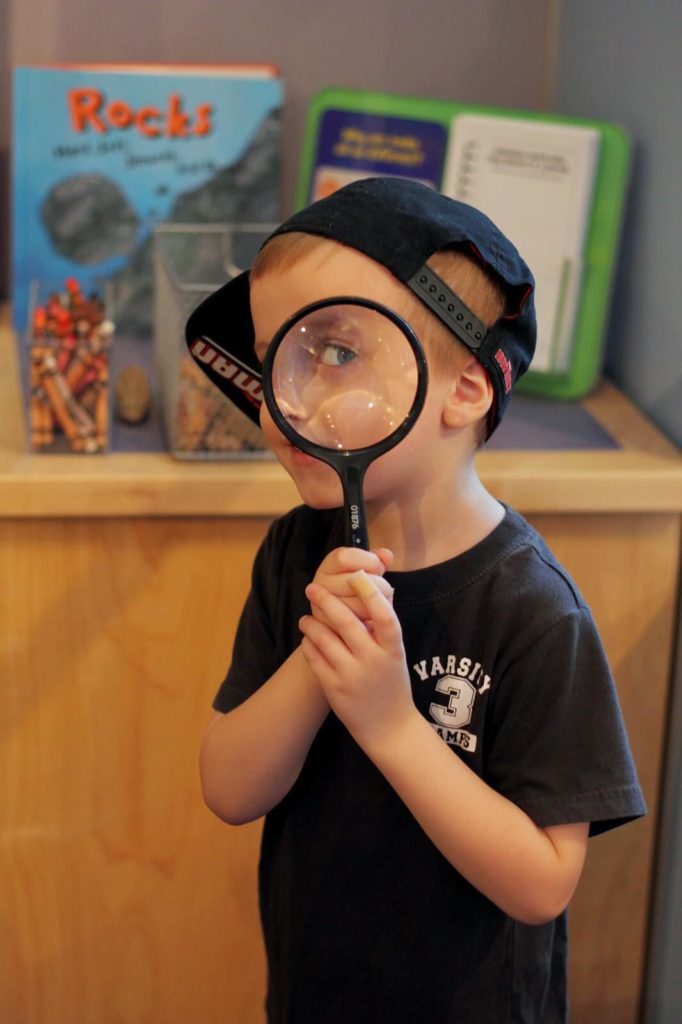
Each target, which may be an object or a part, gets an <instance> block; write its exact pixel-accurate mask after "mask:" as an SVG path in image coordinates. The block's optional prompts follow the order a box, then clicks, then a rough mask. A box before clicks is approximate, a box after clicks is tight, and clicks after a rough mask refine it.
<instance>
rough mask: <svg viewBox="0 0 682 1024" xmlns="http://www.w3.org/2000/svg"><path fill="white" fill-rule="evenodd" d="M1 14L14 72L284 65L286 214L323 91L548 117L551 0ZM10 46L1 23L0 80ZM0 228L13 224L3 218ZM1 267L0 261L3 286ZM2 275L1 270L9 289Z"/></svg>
mask: <svg viewBox="0 0 682 1024" xmlns="http://www.w3.org/2000/svg"><path fill="white" fill-rule="evenodd" d="M3 3H7V4H9V18H8V20H9V26H8V27H9V31H8V36H9V39H8V41H7V44H6V50H7V53H6V55H5V57H4V62H5V68H6V66H7V62H9V63H19V64H21V63H24V64H26V63H39V62H46V61H147V62H163V61H177V62H184V63H211V62H212V63H223V62H229V61H256V62H262V61H267V62H271V63H275V64H277V65H279V67H280V68H281V71H282V74H283V76H284V79H285V83H286V103H285V120H284V129H285V167H284V183H283V213H285V214H286V213H287V212H289V210H290V208H291V203H292V199H293V191H294V181H295V175H296V171H297V162H298V152H299V149H300V143H301V135H302V128H303V116H304V112H305V109H306V106H307V104H308V103H309V101H310V98H311V97H312V95H313V93H315V92H316V91H317V90H318V89H321V88H323V87H325V86H329V85H337V86H345V87H349V88H368V89H380V90H384V91H387V92H398V93H407V94H413V95H417V96H428V97H434V98H439V99H458V100H466V101H472V102H478V103H499V104H503V103H506V104H509V105H511V106H519V107H527V108H531V109H537V108H540V107H542V105H543V103H544V102H545V100H546V96H547V92H548V90H547V86H546V75H545V53H546V46H545V34H546V31H547V22H548V17H547V10H548V5H549V0H523V3H521V2H520V0H517V2H514V3H511V4H510V3H509V0H477V2H476V3H472V2H471V0H421V3H419V4H416V3H414V2H408V0H370V2H367V0H343V2H341V3H339V2H331V0H326V2H325V0H231V2H229V0H228V2H227V3H223V4H221V3H217V2H215V0H189V2H188V0H145V2H144V3H136V2H135V0H118V2H117V3H111V4H106V5H105V4H101V3H86V2H85V0H0V4H3ZM4 38H5V33H3V32H2V22H1V21H0V72H2V73H3V74H4V69H3V67H2V64H3V53H2V46H3V42H2V40H3V39H4ZM1 96H2V106H3V111H2V112H0V154H1V153H2V150H3V146H4V148H5V149H6V146H7V139H8V130H7V121H6V117H7V114H6V110H7V107H8V102H9V99H8V95H7V91H6V90H5V89H4V88H3V90H2V93H1ZM3 124H4V125H5V127H4V129H3ZM0 187H1V186H0ZM1 201H2V200H1V197H0V202H1ZM2 220H3V223H7V219H6V216H3V217H2ZM2 235H3V237H4V236H5V235H6V232H5V231H3V232H2ZM1 262H2V256H1V255H0V279H1V277H2V269H3V268H2V265H1ZM6 273H7V270H6V263H5V278H6Z"/></svg>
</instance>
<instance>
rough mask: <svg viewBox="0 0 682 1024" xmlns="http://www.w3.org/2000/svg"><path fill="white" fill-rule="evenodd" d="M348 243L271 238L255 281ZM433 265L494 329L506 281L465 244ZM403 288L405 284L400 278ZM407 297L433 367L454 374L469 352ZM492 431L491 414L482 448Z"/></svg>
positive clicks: (480, 431)
mask: <svg viewBox="0 0 682 1024" xmlns="http://www.w3.org/2000/svg"><path fill="white" fill-rule="evenodd" d="M324 244H326V245H327V246H329V245H342V244H343V243H341V242H331V241H329V240H327V239H324V238H321V237H320V236H319V235H307V234H304V233H303V232H298V231H296V232H290V233H289V234H285V235H276V236H275V237H274V238H272V239H270V240H269V241H268V242H267V243H266V244H265V245H264V246H263V248H262V249H261V250H260V252H259V253H258V255H257V256H256V258H255V260H254V263H253V267H252V268H251V275H250V276H251V279H252V280H257V279H258V278H259V277H263V276H264V275H266V274H268V273H276V272H278V271H280V270H288V269H289V268H290V267H292V266H293V265H294V264H296V263H297V262H298V261H299V260H301V259H303V258H304V257H306V256H308V255H309V254H310V253H312V252H314V251H315V250H316V249H318V248H320V246H321V245H324ZM428 265H429V266H430V267H431V268H432V269H433V270H435V272H436V273H437V274H438V276H439V277H440V278H441V279H442V280H443V281H445V283H446V284H447V285H449V287H450V288H451V289H452V290H453V291H454V292H456V293H457V295H459V297H460V298H461V299H462V300H463V302H465V303H466V305H467V306H468V307H469V309H470V310H471V311H472V313H475V314H476V316H477V317H478V318H479V319H480V320H482V321H483V323H484V324H485V326H486V327H491V326H492V324H494V323H495V321H496V320H498V319H499V318H500V317H501V316H504V314H505V311H506V305H507V300H506V296H505V293H504V290H503V288H502V285H501V283H500V282H499V281H498V280H497V279H496V278H495V277H494V275H493V274H492V273H491V272H490V271H489V270H488V269H487V268H486V267H484V266H483V265H482V264H481V263H480V261H479V260H477V259H476V257H475V256H474V254H473V253H468V252H466V251H465V250H464V249H462V248H461V247H455V246H449V247H447V248H445V249H441V250H440V251H439V252H436V253H434V254H433V255H432V256H431V257H430V258H429V260H428ZM396 284H397V285H399V286H400V282H399V281H396ZM401 291H402V293H403V301H402V303H401V307H402V308H400V309H397V310H396V312H397V313H400V314H401V315H402V316H404V317H405V319H406V320H407V321H408V323H409V324H410V326H411V327H412V329H413V330H414V332H415V334H416V335H417V337H418V338H419V340H420V341H421V342H422V344H423V346H424V349H425V350H426V353H427V356H428V361H429V366H430V368H431V369H432V370H434V371H435V372H436V373H442V374H446V373H451V372H452V371H453V370H457V369H458V368H459V367H461V366H462V365H463V363H464V361H465V360H466V359H468V358H469V357H470V353H469V350H468V349H467V348H466V346H465V345H463V344H462V342H461V341H459V340H458V339H457V338H456V337H455V335H454V334H453V333H452V332H451V331H449V330H448V329H447V327H446V326H445V325H444V324H443V323H441V321H440V320H439V319H438V318H437V317H436V316H434V314H433V313H432V312H431V311H430V310H429V308H428V307H427V306H425V305H424V304H423V303H422V302H420V301H419V300H418V299H417V298H416V297H415V296H413V295H412V293H411V292H410V291H409V290H408V289H407V288H405V287H404V286H401ZM487 433H488V426H487V417H482V419H481V421H480V423H478V424H477V425H476V431H475V441H476V445H477V446H480V445H482V444H483V442H484V441H485V439H486V436H487Z"/></svg>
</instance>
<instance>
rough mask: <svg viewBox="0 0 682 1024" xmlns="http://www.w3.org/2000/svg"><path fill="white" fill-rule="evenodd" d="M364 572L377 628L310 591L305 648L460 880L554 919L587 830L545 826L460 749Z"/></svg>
mask: <svg viewBox="0 0 682 1024" xmlns="http://www.w3.org/2000/svg"><path fill="white" fill-rule="evenodd" d="M362 576H363V574H360V577H361V579H360V583H361V589H362V588H364V591H363V594H362V596H363V598H364V599H365V601H366V602H367V606H368V608H369V609H371V613H372V623H373V629H372V631H371V632H370V631H368V630H367V628H366V627H365V626H364V625H363V623H362V622H360V621H359V620H358V619H357V618H356V617H354V616H353V615H352V614H351V613H350V612H349V610H348V609H347V608H344V607H343V606H342V605H341V604H340V602H338V601H336V600H335V598H334V597H333V595H331V594H329V593H328V592H327V591H326V590H324V589H323V588H320V587H315V586H313V587H309V588H308V591H307V594H308V597H309V598H310V600H311V603H312V604H313V606H317V607H319V608H320V610H321V611H322V612H323V613H324V616H325V618H326V620H327V621H328V622H329V623H330V626H331V628H330V627H329V626H327V625H326V624H325V623H324V622H320V621H318V620H316V619H313V618H312V617H311V616H307V617H305V618H304V619H303V620H302V622H301V628H302V631H303V633H304V640H303V644H302V648H301V649H302V651H303V653H304V655H305V657H306V659H307V660H308V663H309V664H310V666H311V668H312V669H313V671H314V672H315V674H316V676H317V678H318V679H319V680H320V683H321V685H322V687H323V689H324V691H325V693H326V695H327V698H328V700H329V703H330V705H331V706H332V708H333V709H334V711H335V712H336V714H337V715H338V716H339V718H341V719H342V721H344V723H345V724H346V726H347V728H348V729H349V731H350V732H351V733H352V735H353V736H354V738H355V739H356V741H357V742H358V744H359V745H360V746H361V747H362V748H363V749H364V751H365V753H366V754H367V755H368V756H369V757H370V758H371V760H372V761H373V762H374V763H375V764H376V766H377V767H378V768H379V770H380V771H381V772H382V773H383V774H384V776H385V777H386V779H387V780H388V782H390V784H391V785H392V786H393V788H394V789H395V791H396V792H397V793H398V795H399V796H400V797H401V799H402V800H403V802H404V803H405V805H406V806H407V807H408V809H409V810H410V812H411V813H412V814H413V815H414V817H415V818H416V820H417V821H418V822H419V824H420V825H421V827H422V828H423V829H424V831H425V832H426V834H427V835H428V836H429V838H430V839H431V840H432V842H433V843H434V844H435V845H436V846H437V847H438V849H439V850H440V851H441V853H442V854H443V855H444V856H445V857H446V858H447V859H448V860H449V861H450V863H451V864H452V865H453V867H455V868H456V869H457V870H458V871H459V872H460V874H462V875H463V876H464V877H465V878H466V879H467V880H468V881H469V882H471V884H472V885H474V886H475V887H476V888H477V889H479V891H481V892H482V893H483V894H484V895H485V896H487V897H488V898H489V899H490V900H491V901H492V902H493V903H495V904H496V905H497V906H498V907H500V908H501V909H502V910H503V911H504V912H505V913H507V914H509V915H510V916H511V917H513V918H515V919H517V920H519V921H522V922H524V923H526V924H541V923H543V922H546V921H549V920H552V919H553V918H555V917H556V916H557V915H558V914H559V913H561V911H562V910H563V909H564V907H565V906H566V905H567V903H568V901H569V900H570V898H571V895H572V893H573V891H574V889H575V886H576V884H577V882H578V879H579V877H580V872H581V869H582V865H583V861H584V856H585V849H586V845H587V832H588V826H587V825H586V824H582V823H581V824H576V825H562V826H555V827H551V828H540V827H539V826H537V825H536V824H535V823H534V822H533V821H532V820H531V818H529V817H528V815H527V814H526V813H525V812H524V811H522V810H521V809H520V808H519V807H518V806H517V805H516V804H514V803H512V801H510V800H508V799H507V798H506V797H504V796H502V795H501V794H499V793H497V792H496V791H495V790H494V789H492V788H491V787H490V786H488V785H487V784H486V783H485V782H483V780H482V779H480V778H479V777H478V776H477V775H476V774H475V772H473V771H472V770H471V769H470V768H469V767H468V766H467V765H466V764H465V763H464V762H463V761H462V760H461V759H460V758H458V757H457V756H456V755H454V754H453V753H452V751H451V750H450V749H449V748H448V747H447V745H446V744H445V743H443V741H442V740H441V739H440V737H439V736H438V735H437V734H436V733H435V732H434V731H433V729H432V728H431V726H430V725H429V724H428V722H427V721H426V720H425V719H424V718H423V717H422V716H421V715H420V713H419V712H418V711H417V709H416V708H415V706H414V703H413V701H412V694H411V690H410V683H409V676H408V673H407V666H406V664H405V655H404V651H403V647H402V635H401V631H400V625H399V623H398V620H397V618H396V616H395V614H394V612H393V609H392V608H391V606H390V604H389V602H387V601H386V600H385V598H384V597H383V596H382V595H381V594H379V593H378V591H377V590H376V589H375V588H374V587H373V586H372V584H371V583H370V582H369V580H368V579H367V578H366V577H364V579H363V578H362Z"/></svg>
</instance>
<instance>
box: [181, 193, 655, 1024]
mask: <svg viewBox="0 0 682 1024" xmlns="http://www.w3.org/2000/svg"><path fill="white" fill-rule="evenodd" d="M532 289H533V279H532V276H531V274H530V271H529V270H528V268H527V267H526V265H525V264H524V262H523V260H522V259H521V258H520V256H519V255H518V253H517V252H516V250H515V249H514V247H513V246H512V245H511V244H510V243H509V241H508V240H507V239H506V238H504V236H502V235H501V234H500V232H499V231H498V230H497V229H496V228H495V227H494V225H492V224H491V222H490V221H489V220H488V219H487V218H485V217H484V216H483V215H482V214H480V213H479V212H478V211H475V210H473V209H472V208H471V207H467V206H464V205H463V204H460V203H457V202H455V201H454V200H450V199H447V198H445V197H443V196H440V195H439V194H438V193H436V192H433V191H432V190H430V189H428V188H426V187H424V186H421V185H418V184H416V183H414V182H409V181H405V180H398V179H368V180H366V181H361V182H356V183H354V184H352V185H349V186H347V187H346V188H344V189H341V190H340V191H339V192H336V193H334V194H333V195H332V196H330V197H328V198H326V199H324V200H321V201H320V202H319V203H316V204H314V205H313V206H312V207H309V208H308V209H307V210H304V211H302V212H301V213H299V214H296V215H294V216H293V217H292V218H290V219H289V220H288V221H286V222H285V223H284V225H282V226H281V227H280V228H279V229H278V231H277V232H275V234H274V236H272V237H271V239H270V240H268V242H267V243H266V244H265V246H264V248H263V249H262V250H261V253H260V254H259V256H258V258H257V260H256V263H255V265H254V268H253V270H252V272H251V275H250V278H247V277H242V278H241V279H237V280H236V281H234V282H231V283H230V284H228V285H227V286H225V287H224V288H223V289H221V290H220V291H219V292H218V293H216V295H214V296H212V297H211V298H210V299H209V300H207V302H206V303H205V304H204V306H203V307H201V308H200V309H199V310H198V311H197V313H195V314H194V315H193V317H192V318H191V320H190V322H189V324H188V341H189V342H190V347H193V342H194V341H195V339H199V338H200V339H201V343H202V344H206V345H208V346H209V347H210V345H211V344H213V345H216V346H217V347H220V346H223V347H226V348H227V349H229V350H231V351H234V347H233V345H232V342H233V338H232V337H231V335H234V333H235V331H237V330H238V329H239V330H240V331H242V332H244V331H245V332H246V333H245V334H243V340H244V342H245V344H246V345H247V346H253V345H254V344H255V351H256V353H257V355H258V356H259V357H261V358H262V356H263V354H264V352H265V350H266V349H267V346H268V343H269V342H270V340H271V338H272V337H273V335H274V334H275V332H276V331H277V329H278V328H279V326H280V325H281V324H282V323H283V322H284V321H286V320H287V319H288V318H289V317H290V316H291V315H292V314H293V313H295V312H297V311H298V310H299V309H301V308H302V307H303V306H305V305H307V304H308V303H310V302H312V301H315V300H317V299H323V298H331V297H334V296H341V295H355V296H362V297H365V298H370V299H373V300H375V301H377V302H380V303H382V304H383V305H385V306H388V307H390V308H392V309H394V310H395V311H397V312H398V313H400V314H401V315H402V316H404V317H405V318H406V319H407V320H408V321H409V322H410V323H411V324H412V326H413V327H414V328H415V330H416V331H417V334H418V335H419V336H420V338H421V340H422V343H423V345H424V348H425V351H426V355H427V360H428V364H429V387H428V392H427V398H426V403H425V406H424V409H423V411H422V413H421V415H420V417H419V419H418V420H417V422H416V424H415V426H414V427H413V429H412V431H411V432H410V433H409V434H408V435H407V436H406V438H405V439H404V440H403V441H401V442H400V444H399V445H398V446H397V447H396V448H394V449H393V450H392V451H389V452H388V453H386V454H385V455H384V456H382V457H381V458H380V459H379V460H377V461H376V462H375V463H373V464H372V465H371V466H370V468H369V470H368V472H367V476H366V479H365V501H366V505H367V519H368V524H369V529H370V537H371V540H372V543H373V550H372V551H371V552H367V551H361V550H356V549H349V548H342V547H340V546H339V545H340V543H341V540H340V538H341V536H342V527H341V519H340V515H339V512H338V506H339V505H340V504H341V500H342V499H341V489H340V484H339V481H338V479H337V477H336V474H335V473H334V471H333V470H332V469H330V468H329V467H328V466H326V465H324V464H323V463H321V462H319V461H317V460H315V459H312V458H310V457H309V456H307V455H304V454H303V453H302V452H300V451H298V450H297V449H295V448H294V447H293V446H292V445H290V444H289V443H288V442H287V441H286V440H285V439H284V438H283V437H282V435H281V434H280V433H279V431H278V430H277V429H276V428H275V426H274V424H273V422H272V420H271V418H270V416H269V414H268V412H267V410H266V409H265V407H263V408H262V409H261V412H260V420H261V425H262V428H263V430H264V432H265V435H266V438H267V440H268V442H269V443H270V445H271V446H272V448H273V450H274V452H275V454H276V455H277V457H278V459H279V460H280V461H281V462H282V464H283V465H284V467H285V468H286V469H287V471H288V472H289V473H290V474H291V476H292V477H293V479H294V481H295V483H296V485H297V487H298V490H299V492H300V494H301V497H302V499H303V501H304V502H305V504H304V505H303V506H302V507H300V508H297V509H295V510H294V511H293V512H290V513H289V514H288V515H285V516H284V517H282V518H281V519H280V520H278V521H277V522H275V523H274V524H273V526H272V527H271V529H270V531H269V533H268V535H267V537H266V539H265V541H264V543H263V545H262V547H261V549H260V551H259V553H258V555H257V557H256V561H255V565H254V571H253V581H252V589H251V593H250V595H249V597H248V600H247V602H246V606H245V608H244V612H243V615H242V619H241V622H240V625H239V629H238V633H237V637H236V640H235V645H234V650H233V656H232V663H231V666H230V669H229V672H228V674H227V678H226V679H225V681H224V683H223V684H222V686H221V687H220V689H219V691H218V694H217V696H216V699H215V702H214V708H215V713H214V716H213V718H212V720H211V722H210V723H209V726H208V728H207V730H206V733H205V736H204V740H203V744H202V751H201V776H202V784H203V789H204V795H205V799H206V801H207V803H208V805H209V806H210V807H211V808H212V810H213V811H214V812H215V813H216V814H218V815H219V816H220V817H221V818H223V819H224V820H226V821H228V822H231V823H233V824H239V823H242V822H246V821H250V820H253V819H254V818H257V817H259V816H260V815H263V814H265V815H267V817H266V821H265V826H264V832H263V842H262V851H261V862H260V869H259V870H260V875H259V883H260V900H261V914H262V922H263V930H264V936H265V944H266V950H267V956H268V967H269V984H268V997H267V1008H268V1020H269V1021H270V1022H271V1024H384V1022H389V1021H390V1022H391V1024H506V1022H512V1021H514V1022H517V1021H523V1022H533V1024H540V1022H541V1024H555V1022H562V1021H565V1020H566V1012H567V1011H566V985H565V970H566V918H565V908H566V906H567V904H568V902H569V900H570V898H571V895H572V893H573V891H574V888H575V886H576V884H577V882H578V879H579V876H580V872H581V868H582V865H583V859H584V855H585V849H586V845H587V837H588V834H594V833H598V832H601V831H604V830H606V829H608V828H612V827H614V826H616V825H619V824H621V823H624V822H625V821H628V820H631V819H633V818H636V817H638V816H640V815H642V814H643V813H644V811H645V808H644V802H643V799H642V795H641V792H640V789H639V786H638V783H637V779H636V775H635V771H634V767H633V764H632V760H631V756H630V752H629V748H628V744H627V739H626V737H625V734H624V730H623V725H622V720H621V716H620V712H619V708H618V704H617V698H616V695H615V691H614V687H613V682H612V680H611V677H610V674H609V670H608V667H607V665H606V661H605V658H604V654H603V651H602V647H601V644H600V642H599V639H598V636H597V633H596V629H595V627H594V624H593V622H592V619H591V616H590V613H589V610H588V609H587V608H586V606H585V604H584V602H583V600H582V598H581V597H580V594H579V593H578V591H577V589H576V587H575V584H574V583H573V582H572V581H571V580H570V578H569V577H568V575H567V574H566V572H565V571H564V570H563V569H562V567H561V566H560V565H559V564H558V563H557V562H556V560H555V559H554V558H553V556H552V555H551V553H550V552H549V551H548V549H547V548H546V547H545V545H544V543H543V542H542V540H541V539H540V537H539V536H538V535H537V534H536V533H535V531H534V530H533V529H532V528H531V527H530V526H529V525H528V524H527V523H525V522H524V520H523V519H522V518H521V517H520V516H518V515H517V514H516V513H515V512H513V511H512V510H511V509H509V508H506V507H504V506H502V505H501V504H499V503H498V502H497V501H496V500H495V499H494V498H493V497H492V496H491V495H490V494H488V493H487V491H486V490H485V489H484V487H483V485H482V484H481V482H480V480H479V479H478V477H477V475H476V472H475V468H474V453H475V451H476V449H477V447H478V445H479V444H480V442H481V440H483V439H484V438H485V437H486V436H489V434H490V433H491V432H492V431H493V430H494V429H495V427H496V426H497V425H498V423H499V422H500V419H501V417H502V414H503V412H504V409H505V407H506V405H507V402H508V400H509V395H510V391H511V387H512V384H513V383H514V381H515V380H516V379H518V376H519V375H520V374H521V373H523V372H524V370H525V369H526V368H527V366H528V364H529V362H530V359H531V357H532V354H533V349H534V340H535V320H534V313H533V302H532ZM441 297H442V298H441ZM249 302H250V307H249V306H248V305H247V304H248V303H249ZM462 303H463V305H462ZM450 307H451V308H450ZM462 310H464V316H463V317H462V316H461V314H462ZM231 346H232V347H231ZM194 350H195V357H197V353H198V352H199V351H200V349H197V348H196V346H194ZM201 351H203V350H201ZM243 361H244V363H245V365H246V360H245V359H244V360H243ZM204 365H205V367H206V366H207V365H208V364H207V363H206V364H204ZM221 366H222V367H223V373H224V374H226V376H225V379H227V377H228V376H229V378H230V380H233V378H234V372H233V369H232V370H230V369H228V370H226V371H225V369H224V368H225V366H226V364H225V363H223V364H221ZM213 371H214V372H213V379H216V380H218V377H219V374H220V372H221V371H220V370H216V367H215V366H214V367H213ZM241 386H242V389H244V388H248V387H249V384H248V375H247V376H246V377H244V376H242V378H241ZM251 394H252V395H253V390H252V392H251ZM307 602H309V604H308V603H307Z"/></svg>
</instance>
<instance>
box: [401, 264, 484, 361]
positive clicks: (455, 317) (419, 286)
mask: <svg viewBox="0 0 682 1024" xmlns="http://www.w3.org/2000/svg"><path fill="white" fill-rule="evenodd" d="M407 287H408V288H410V289H411V290H412V291H413V292H414V294H415V295H416V296H417V298H419V299H421V301H422V302H424V303H425V304H426V305H427V306H428V307H429V308H430V309H432V310H433V312H434V313H435V314H436V316H437V317H439V319H441V320H442V321H443V323H444V324H445V326H446V327H448V328H449V329H450V330H451V331H452V332H453V334H456V335H457V337H458V338H459V340H460V341H461V342H463V343H464V344H465V345H466V346H467V348H470V349H472V350H473V351H475V352H476V351H478V349H480V347H481V346H482V344H483V342H484V341H485V338H486V334H487V333H488V329H487V328H486V326H485V324H484V323H483V322H482V321H481V320H479V319H478V317H477V316H476V315H475V314H474V313H472V312H471V310H470V309H469V307H468V306H467V305H465V303H464V302H462V300H461V299H460V298H459V296H458V295H455V293H454V292H453V291H451V289H450V288H448V286H447V285H446V283H445V281H443V280H442V278H440V277H439V276H438V274H436V273H435V272H434V271H433V270H431V268H430V267H428V266H426V264H424V266H423V267H422V268H421V270H418V271H417V273H416V274H414V275H413V277H411V278H410V279H409V281H408V282H407Z"/></svg>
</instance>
